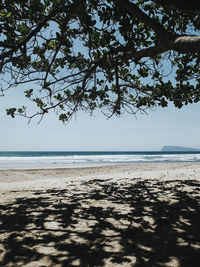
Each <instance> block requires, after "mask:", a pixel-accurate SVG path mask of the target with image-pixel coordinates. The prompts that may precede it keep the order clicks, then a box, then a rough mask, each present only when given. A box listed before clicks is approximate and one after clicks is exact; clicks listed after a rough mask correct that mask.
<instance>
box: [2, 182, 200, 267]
mask: <svg viewBox="0 0 200 267" xmlns="http://www.w3.org/2000/svg"><path fill="white" fill-rule="evenodd" d="M199 186H200V183H199V182H197V181H191V180H190V181H189V180H188V181H179V180H176V181H165V182H159V181H158V180H141V179H121V180H116V181H113V180H106V181H105V180H104V181H103V180H91V181H83V182H81V184H80V181H79V182H77V181H74V182H73V181H72V182H68V183H66V188H65V189H63V190H58V189H53V190H48V191H44V190H39V191H31V194H32V195H30V197H28V198H17V199H16V201H15V202H13V203H7V204H5V205H1V206H0V266H43V267H44V266H112V265H113V266H187V267H188V266H192V267H195V266H200V196H199Z"/></svg>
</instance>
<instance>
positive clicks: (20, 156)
mask: <svg viewBox="0 0 200 267" xmlns="http://www.w3.org/2000/svg"><path fill="white" fill-rule="evenodd" d="M164 162H200V152H196V151H195V152H160V151H142V152H141V151H139V152H137V151H114V152H113V151H7V152H6V151H1V152H0V169H26V168H67V167H85V166H86V167H87V166H100V165H109V164H128V163H164Z"/></svg>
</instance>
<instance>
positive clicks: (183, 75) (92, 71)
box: [0, 0, 200, 122]
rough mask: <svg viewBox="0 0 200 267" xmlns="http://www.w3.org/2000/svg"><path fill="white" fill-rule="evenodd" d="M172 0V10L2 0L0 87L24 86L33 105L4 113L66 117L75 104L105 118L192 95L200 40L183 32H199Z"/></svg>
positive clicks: (92, 0) (93, 1) (143, 1)
mask: <svg viewBox="0 0 200 267" xmlns="http://www.w3.org/2000/svg"><path fill="white" fill-rule="evenodd" d="M174 2H176V1H174ZM178 2H179V9H173V8H171V9H168V8H167V7H165V6H163V5H162V1H147V0H132V1H131V0H129V1H128V0H124V1H121V0H117V1H113V0H106V1H97V0H82V1H78V0H29V1H22V0H13V1H6V0H4V1H1V3H0V70H1V75H2V77H5V75H6V81H5V79H4V80H2V84H1V86H2V90H1V91H2V94H4V91H6V90H7V89H8V88H11V87H15V88H16V87H17V86H20V85H22V84H23V85H26V86H27V89H26V90H25V96H26V97H27V98H28V99H29V100H30V101H33V103H35V104H36V106H37V108H38V112H36V113H34V114H29V113H28V112H27V108H26V107H24V106H23V107H20V108H10V109H7V114H8V115H11V116H12V117H14V116H15V115H16V114H20V115H23V116H26V117H29V118H32V117H33V116H36V115H40V116H43V115H44V114H46V113H48V111H49V110H52V109H54V110H56V112H57V113H58V114H59V119H60V120H61V121H63V122H66V121H68V120H69V119H70V118H71V116H72V115H73V114H74V113H76V112H77V111H78V110H84V111H88V112H90V113H92V112H93V111H94V110H95V109H96V108H100V109H102V111H103V112H104V114H105V115H106V116H108V117H110V116H112V115H113V114H116V115H120V114H121V113H122V112H124V111H127V112H130V113H135V112H137V111H138V110H139V111H142V112H145V110H146V109H151V108H153V107H155V106H157V105H159V106H162V107H166V106H167V105H168V102H169V101H171V102H173V103H174V105H175V106H176V107H178V108H180V107H182V106H183V105H185V104H188V103H193V102H198V101H199V100H200V87H199V83H200V77H199V52H200V51H199V47H200V43H199V40H197V39H195V40H196V41H195V42H192V41H193V37H194V36H189V37H188V34H189V33H192V34H194V33H198V31H199V29H200V23H199V21H200V17H199V14H198V13H193V12H185V10H181V9H180V2H181V1H178ZM183 2H185V1H183ZM186 35H187V37H186V38H185V36H186ZM182 37H183V38H182ZM177 38H182V39H181V42H178V41H177V40H178V39H177ZM184 38H185V39H184ZM189 38H191V42H190V39H189ZM185 40H186V42H188V44H185V43H184V41H185ZM8 77H9V78H8ZM30 84H31V85H32V84H34V86H33V89H30Z"/></svg>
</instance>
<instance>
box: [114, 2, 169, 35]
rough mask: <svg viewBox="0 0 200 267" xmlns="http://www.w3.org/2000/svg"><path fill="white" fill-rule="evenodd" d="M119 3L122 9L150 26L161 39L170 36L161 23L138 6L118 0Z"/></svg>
mask: <svg viewBox="0 0 200 267" xmlns="http://www.w3.org/2000/svg"><path fill="white" fill-rule="evenodd" d="M117 2H118V3H119V5H120V6H121V7H123V8H124V9H126V11H127V12H129V14H131V15H132V16H134V17H136V18H137V19H138V20H139V21H140V22H143V23H145V24H146V25H147V26H149V27H150V28H151V29H152V30H153V31H154V32H155V33H156V34H157V35H158V38H159V39H163V36H165V37H167V36H169V35H170V33H169V32H167V31H166V30H165V29H164V28H163V26H162V25H161V24H160V23H158V22H157V21H156V20H155V19H152V18H150V17H149V16H147V15H146V14H145V13H144V12H143V11H142V10H141V9H140V8H139V7H138V6H137V5H135V4H133V3H131V2H130V1H129V0H117Z"/></svg>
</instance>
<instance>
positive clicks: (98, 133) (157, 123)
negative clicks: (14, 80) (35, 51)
mask: <svg viewBox="0 0 200 267" xmlns="http://www.w3.org/2000/svg"><path fill="white" fill-rule="evenodd" d="M21 103H22V96H21V93H19V91H17V90H16V89H12V90H11V91H10V92H7V94H6V95H5V96H4V97H0V121H1V130H0V151H8V150H9V151H13V150H14V151H33V150H34V151H37V150H40V151H42V150H43V151H51V150H52V151H159V150H161V148H162V147H163V146H165V145H175V146H185V147H193V148H200V140H199V136H200V125H199V123H198V115H200V103H197V104H192V105H187V106H185V107H183V108H182V109H176V108H174V107H173V106H172V105H171V104H170V106H169V107H168V108H157V109H156V110H155V111H151V112H149V114H148V115H141V114H138V115H137V119H136V118H135V116H134V115H129V114H123V115H122V116H121V117H119V118H118V117H112V118H111V119H108V120H107V119H106V117H105V116H103V115H102V114H101V113H100V112H99V111H97V112H95V116H92V117H91V116H89V115H88V114H84V113H78V114H77V116H76V118H75V117H74V119H72V120H71V121H70V122H69V123H68V124H67V125H63V124H62V123H61V122H60V121H59V120H58V117H57V116H56V115H55V114H53V113H51V114H49V115H47V117H44V119H43V120H42V121H41V123H40V124H38V119H39V118H38V119H34V120H32V121H31V122H30V124H28V121H27V120H26V119H24V118H22V117H16V118H15V119H12V118H10V117H8V116H7V115H5V108H6V107H11V106H13V105H17V106H20V104H21Z"/></svg>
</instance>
